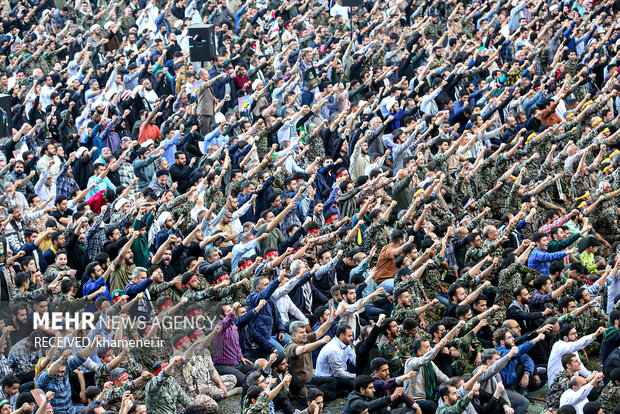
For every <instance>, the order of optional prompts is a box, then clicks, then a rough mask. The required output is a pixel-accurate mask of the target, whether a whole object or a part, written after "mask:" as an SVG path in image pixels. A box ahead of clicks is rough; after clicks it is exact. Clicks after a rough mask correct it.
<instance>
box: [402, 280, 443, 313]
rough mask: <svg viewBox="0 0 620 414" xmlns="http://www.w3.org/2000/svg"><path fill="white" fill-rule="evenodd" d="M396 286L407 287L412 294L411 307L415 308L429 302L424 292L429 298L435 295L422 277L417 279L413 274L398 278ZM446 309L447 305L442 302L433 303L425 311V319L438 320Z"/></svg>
mask: <svg viewBox="0 0 620 414" xmlns="http://www.w3.org/2000/svg"><path fill="white" fill-rule="evenodd" d="M422 278H425V276H424V275H423V276H422ZM394 288H395V289H406V290H407V292H409V295H410V296H411V307H412V308H413V309H415V308H418V307H420V306H422V305H425V304H427V303H428V302H427V301H426V298H425V297H424V293H426V294H427V296H428V298H429V300H431V299H432V298H434V297H435V296H430V295H429V293H428V291H427V290H426V289H425V287H424V285H423V283H422V282H421V281H420V279H416V278H415V277H414V276H413V275H411V276H409V277H408V278H407V279H403V280H397V281H396V284H395V286H394ZM445 310H446V308H445V306H444V305H442V304H441V303H438V304H436V305H433V306H431V307H430V308H428V309H427V310H426V312H424V320H425V321H426V322H427V323H432V322H435V321H438V320H440V319H441V318H442V317H443V313H444V312H445Z"/></svg>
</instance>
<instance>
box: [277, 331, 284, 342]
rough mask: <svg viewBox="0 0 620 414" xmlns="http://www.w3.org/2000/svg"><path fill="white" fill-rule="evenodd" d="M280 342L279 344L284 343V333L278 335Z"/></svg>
mask: <svg viewBox="0 0 620 414" xmlns="http://www.w3.org/2000/svg"><path fill="white" fill-rule="evenodd" d="M278 341H279V342H282V341H284V332H280V333H279V334H278Z"/></svg>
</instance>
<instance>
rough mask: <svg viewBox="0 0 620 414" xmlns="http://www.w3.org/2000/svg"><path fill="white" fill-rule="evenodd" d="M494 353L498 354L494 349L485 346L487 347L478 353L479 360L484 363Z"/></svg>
mask: <svg viewBox="0 0 620 414" xmlns="http://www.w3.org/2000/svg"><path fill="white" fill-rule="evenodd" d="M495 354H499V352H498V351H497V350H496V349H493V348H487V349H485V350H483V351H482V353H481V354H480V360H481V361H482V363H483V364H486V363H487V361H488V360H489V359H492V358H493V355H495Z"/></svg>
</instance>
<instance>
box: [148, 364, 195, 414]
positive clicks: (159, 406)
mask: <svg viewBox="0 0 620 414" xmlns="http://www.w3.org/2000/svg"><path fill="white" fill-rule="evenodd" d="M145 402H146V412H148V413H149V414H176V413H177V403H178V404H181V405H182V406H185V407H186V406H188V405H191V404H192V400H191V399H190V398H189V397H188V396H187V394H186V393H185V391H183V389H182V388H181V386H180V385H179V383H178V382H176V380H175V379H174V378H173V377H171V376H169V375H166V372H165V371H164V370H162V371H161V372H160V373H159V375H157V376H156V377H155V378H153V379H152V380H150V381H149V382H148V384H147V385H146V401H145Z"/></svg>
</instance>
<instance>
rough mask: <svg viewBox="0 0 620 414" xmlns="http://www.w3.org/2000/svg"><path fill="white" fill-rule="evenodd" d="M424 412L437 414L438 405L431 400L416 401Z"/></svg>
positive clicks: (424, 413) (423, 413)
mask: <svg viewBox="0 0 620 414" xmlns="http://www.w3.org/2000/svg"><path fill="white" fill-rule="evenodd" d="M416 403H418V405H419V406H420V410H422V414H435V411H437V403H436V402H435V401H431V400H419V401H416Z"/></svg>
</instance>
